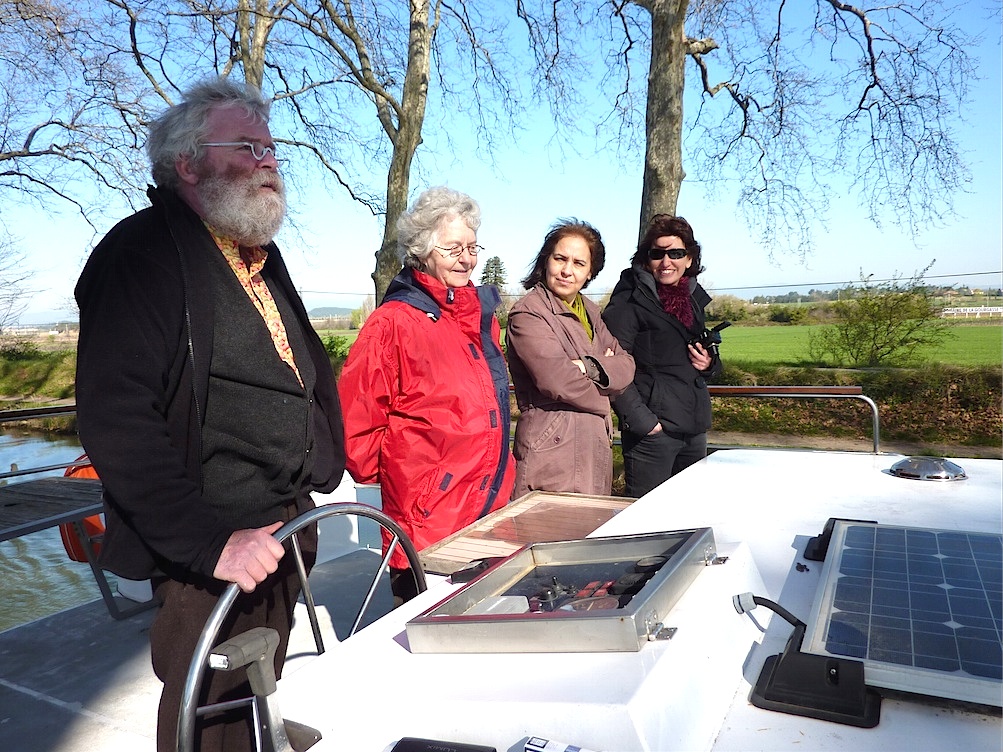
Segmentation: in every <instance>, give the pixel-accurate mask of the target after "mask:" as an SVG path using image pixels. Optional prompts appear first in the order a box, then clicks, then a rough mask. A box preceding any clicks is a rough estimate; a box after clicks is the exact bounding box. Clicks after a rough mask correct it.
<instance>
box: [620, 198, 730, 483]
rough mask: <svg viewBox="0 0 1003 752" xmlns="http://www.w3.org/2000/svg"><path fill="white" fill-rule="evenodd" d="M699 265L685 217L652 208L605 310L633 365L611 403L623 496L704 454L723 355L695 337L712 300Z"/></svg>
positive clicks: (696, 245) (698, 245) (700, 331)
mask: <svg viewBox="0 0 1003 752" xmlns="http://www.w3.org/2000/svg"><path fill="white" fill-rule="evenodd" d="M703 270H704V269H703V267H702V266H701V265H700V244H699V243H698V242H697V241H696V239H695V238H694V237H693V228H692V227H690V224H689V222H687V221H686V220H685V219H683V218H682V217H673V216H670V215H668V214H657V215H655V217H653V218H652V220H651V222H650V223H649V225H648V229H647V231H646V232H645V233H644V237H642V238H641V241H640V242H639V243H638V244H637V252H636V253H635V254H634V257H633V259H632V260H631V266H630V268H629V269H626V270H624V272H623V273H622V274H621V275H620V281H619V282H617V284H616V287H614V288H613V293H612V295H611V296H610V301H609V303H608V304H607V305H606V309H605V310H604V311H603V319H605V321H606V325H607V326H609V330H610V331H611V332H612V333H613V336H615V337H616V338H617V339H618V340H619V341H620V344H621V345H623V348H624V349H625V350H627V351H628V352H630V353H631V355H633V356H634V362H635V363H636V364H637V373H636V374H635V376H634V383H633V384H632V385H631V386H630V387H628V388H627V389H626V390H625V391H624V392H623V393H622V394H620V395H619V396H617V397H616V399H615V400H614V403H613V409H614V410H615V411H616V414H617V416H618V417H619V419H620V433H621V437H622V440H623V465H624V475H625V477H626V493H627V495H628V496H634V497H637V496H643V495H644V494H646V493H647V492H648V491H650V490H651V489H653V488H654V487H655V486H657V485H659V484H660V483H662V482H663V481H665V480H666V479H668V478H669V477H671V476H672V475H675V474H676V473H678V472H679V471H680V470H683V469H684V468H686V467H689V466H690V465H692V464H693V463H694V462H697V461H698V460H700V459H702V458H703V457H705V456H707V430H708V429H709V428H710V395H709V394H708V392H707V379H708V378H710V377H713V376H716V375H718V374H719V373H720V372H721V361H720V359H719V358H718V356H717V354H716V352H708V351H707V350H706V349H704V347H703V345H701V344H700V343H699V342H696V340H697V339H698V338H699V337H700V335H701V334H702V333H703V331H704V309H705V308H706V307H707V304H708V303H710V300H711V298H710V296H709V295H708V294H707V292H706V291H705V290H704V289H703V288H702V287H701V286H700V285H699V284H697V275H699V274H700V273H701V272H702V271H703Z"/></svg>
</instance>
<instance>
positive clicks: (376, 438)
mask: <svg viewBox="0 0 1003 752" xmlns="http://www.w3.org/2000/svg"><path fill="white" fill-rule="evenodd" d="M480 224H481V210H480V207H479V206H478V205H477V202H476V201H474V200H473V199H472V198H471V197H470V196H468V195H466V194H464V193H460V192H458V191H454V190H450V189H449V188H444V187H438V188H430V189H428V190H427V191H425V192H423V193H422V194H421V195H420V196H418V198H417V199H416V200H415V202H414V204H413V205H412V207H411V209H410V210H409V211H407V212H405V213H404V214H402V215H401V217H400V219H399V220H398V222H397V229H398V245H399V248H400V252H401V259H402V261H403V265H404V268H403V270H402V271H401V272H400V273H399V274H398V275H397V276H396V277H394V279H393V281H392V282H391V283H390V286H389V288H388V289H387V293H386V295H385V296H384V297H383V300H382V301H381V302H380V305H379V307H378V308H377V309H376V310H375V311H373V313H372V315H370V317H369V318H368V319H367V320H366V323H365V325H364V326H363V327H362V330H361V331H360V332H359V338H358V339H357V340H356V341H355V343H354V344H353V345H352V349H351V350H350V351H349V354H348V359H347V360H346V361H345V366H344V368H343V369H342V371H341V376H340V377H339V379H338V391H339V393H340V395H341V402H342V405H343V410H342V414H343V416H344V422H345V453H346V455H347V461H346V466H347V468H348V471H349V472H350V473H351V474H352V478H353V479H355V481H356V482H357V483H379V484H380V487H381V488H380V491H381V495H382V498H383V511H384V512H386V513H387V514H388V515H390V517H392V518H393V519H394V520H395V521H396V522H397V523H398V524H399V525H400V526H401V527H402V528H403V529H404V532H405V533H407V535H408V537H409V538H410V539H411V542H412V543H414V545H415V548H417V549H418V550H419V551H420V550H421V549H423V548H426V547H427V546H430V545H432V544H433V543H437V542H438V541H440V540H442V539H443V538H445V537H447V536H449V535H452V534H453V533H454V532H456V531H457V530H460V529H461V528H463V527H466V526H467V525H469V524H470V523H472V522H474V521H476V520H478V519H479V518H481V517H483V516H484V515H486V514H488V513H489V512H491V511H493V510H495V509H498V508H500V507H502V506H504V505H505V504H507V503H508V501H509V497H510V496H511V494H512V485H513V484H514V482H515V461H514V460H513V459H512V454H511V452H510V450H509V389H508V371H507V370H506V368H505V356H504V355H503V354H502V350H501V343H500V334H501V330H500V328H499V325H498V319H497V318H495V315H494V311H495V310H496V309H497V308H498V305H499V304H500V303H501V297H500V295H499V293H498V290H497V288H495V287H493V286H491V285H484V286H482V287H475V286H474V285H473V283H472V282H471V275H472V274H473V272H474V267H475V266H476V265H477V258H478V256H479V255H480V254H481V253H482V252H483V250H484V249H483V248H481V246H479V245H478V244H477V230H478V228H479V227H480ZM384 533H385V534H384V546H387V545H389V542H390V538H389V535H388V534H386V531H384ZM390 583H391V588H392V590H393V593H394V598H395V602H397V603H400V602H403V601H406V600H409V599H410V598H411V597H413V596H414V595H416V594H417V588H416V585H415V579H414V574H413V573H412V572H411V570H410V569H409V568H408V561H407V558H406V557H405V556H404V554H403V552H402V551H401V549H400V548H399V547H398V548H396V549H395V550H394V552H393V555H392V558H391V559H390Z"/></svg>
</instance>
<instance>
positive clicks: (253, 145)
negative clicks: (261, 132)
mask: <svg viewBox="0 0 1003 752" xmlns="http://www.w3.org/2000/svg"><path fill="white" fill-rule="evenodd" d="M202 146H236V147H239V148H241V149H247V150H248V151H249V152H251V156H252V157H254V159H255V160H256V161H258V162H260V161H261V160H262V159H264V158H265V155H267V154H271V155H272V157H273V158H275V159H278V157H277V156H276V154H275V147H274V146H265V145H264V144H261V143H258V142H257V141H216V142H214V143H209V144H202Z"/></svg>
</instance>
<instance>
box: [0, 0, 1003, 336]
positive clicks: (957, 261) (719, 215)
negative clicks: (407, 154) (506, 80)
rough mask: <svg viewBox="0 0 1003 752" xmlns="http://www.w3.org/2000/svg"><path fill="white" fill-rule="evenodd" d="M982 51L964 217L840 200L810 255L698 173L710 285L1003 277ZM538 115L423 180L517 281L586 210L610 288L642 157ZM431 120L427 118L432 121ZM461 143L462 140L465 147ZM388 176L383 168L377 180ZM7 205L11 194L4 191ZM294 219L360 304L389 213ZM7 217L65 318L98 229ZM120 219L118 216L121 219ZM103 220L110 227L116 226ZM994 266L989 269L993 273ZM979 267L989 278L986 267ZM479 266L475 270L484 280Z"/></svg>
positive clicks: (997, 128) (774, 290)
mask: <svg viewBox="0 0 1003 752" xmlns="http://www.w3.org/2000/svg"><path fill="white" fill-rule="evenodd" d="M996 24H997V26H996V28H995V29H994V30H991V31H990V32H989V33H987V35H986V38H985V39H984V41H983V44H982V45H981V47H980V48H979V49H978V51H977V55H978V58H979V65H978V75H979V76H980V78H981V80H980V81H978V82H976V83H975V85H974V86H973V90H972V96H971V102H970V106H969V107H968V108H967V109H966V110H965V113H964V121H963V122H961V123H959V124H958V126H957V133H958V136H959V139H960V141H961V145H962V148H963V149H964V150H965V151H966V157H967V161H968V163H969V166H970V168H971V174H972V182H971V184H970V185H969V186H968V191H967V192H966V193H965V194H963V195H959V196H957V197H956V198H955V208H956V211H957V213H958V216H957V217H956V218H952V219H951V220H950V221H949V222H948V223H947V224H946V226H944V227H939V228H931V229H929V230H927V231H925V232H923V233H922V234H920V235H918V236H917V237H915V238H912V237H909V236H908V235H907V234H905V233H904V232H902V231H901V230H899V229H898V228H896V227H895V226H894V225H893V224H892V223H891V222H886V223H885V226H884V228H883V229H878V228H876V227H875V226H874V225H873V224H872V223H871V222H870V221H869V220H868V219H867V214H866V211H865V210H864V209H863V208H861V207H860V206H858V205H857V203H856V201H855V199H853V198H851V197H847V196H839V197H833V198H832V199H831V200H832V206H831V212H830V215H829V221H828V224H827V227H826V228H825V229H824V230H823V231H820V232H818V233H817V235H816V242H817V245H816V248H815V250H814V252H813V253H811V254H810V255H809V256H808V257H806V258H805V259H803V260H802V259H799V258H795V257H793V256H785V255H783V254H782V253H781V254H774V255H773V256H772V257H771V255H770V254H769V253H768V252H767V250H766V249H764V248H762V247H761V246H760V245H759V244H758V243H757V239H756V237H754V236H753V235H752V234H750V232H749V230H748V229H747V228H746V227H745V226H744V225H743V222H742V218H741V217H740V216H739V213H738V210H737V208H736V199H735V195H736V194H735V193H734V192H730V191H729V190H728V189H727V187H725V188H724V189H720V190H719V191H718V193H716V194H715V195H713V196H710V197H708V196H707V195H706V194H705V191H704V188H703V187H702V186H701V185H700V184H699V182H697V181H690V180H688V181H687V182H686V183H684V185H683V189H682V192H681V195H680V200H679V205H678V207H677V213H678V214H680V215H682V216H685V217H686V218H687V219H689V220H690V222H691V223H692V225H693V226H694V228H695V230H696V236H697V239H698V240H699V241H700V242H701V244H702V246H703V249H704V266H705V267H706V269H707V271H706V272H705V273H704V274H703V275H702V276H701V281H702V282H703V284H704V286H705V287H707V288H708V289H709V290H711V293H712V294H732V295H737V296H739V297H743V298H751V297H753V296H754V295H757V294H783V293H786V292H788V291H791V290H797V291H800V292H807V291H808V289H809V288H811V287H816V288H821V289H831V288H832V287H836V286H841V285H842V284H844V283H851V282H854V281H857V280H858V279H859V278H860V276H861V274H863V275H874V278H876V279H888V278H892V277H895V276H902V277H910V276H912V275H913V274H915V273H917V272H919V271H920V270H922V269H923V268H924V267H926V266H927V264H929V263H930V262H931V261H932V260H933V259H936V262H935V263H934V264H933V266H932V267H931V269H930V270H929V271H928V272H927V276H926V279H927V280H928V281H930V282H937V283H943V284H948V285H970V286H973V287H986V288H988V287H1000V286H1001V285H1003V279H1001V274H1000V270H1001V269H1003V259H1001V248H1003V218H1001V217H1003V212H1001V206H1003V191H1001V186H1003V170H1001V162H1003V112H1001V86H1003V76H1001V56H1000V30H999V19H998V18H997V19H996ZM545 116H546V113H545V112H543V113H540V114H539V115H538V117H537V122H535V123H534V122H533V121H532V120H530V122H529V127H528V128H527V129H526V130H525V131H524V132H523V133H522V135H521V136H520V138H519V140H518V142H517V143H515V144H510V145H508V146H506V147H505V148H503V149H501V150H499V152H498V154H497V156H496V159H495V162H494V164H493V165H489V164H486V163H485V162H484V161H482V160H481V159H479V158H478V157H476V156H474V155H472V154H466V153H457V154H423V155H421V156H422V171H421V174H420V176H419V177H418V179H417V180H415V179H413V180H412V189H414V190H418V189H421V188H423V187H427V186H428V185H434V184H447V185H449V186H451V187H453V188H456V189H458V190H462V191H464V192H467V193H469V194H470V195H472V196H473V197H474V198H475V199H477V200H478V201H479V202H480V204H481V208H482V213H483V224H482V227H481V230H480V233H479V238H478V239H479V242H480V243H481V244H482V245H484V246H485V247H486V249H487V251H486V257H488V256H495V255H497V256H499V257H500V258H501V260H502V262H503V263H504V265H505V268H506V271H507V274H508V286H509V288H510V289H511V290H512V291H516V289H517V288H518V287H519V285H518V282H519V280H520V279H521V278H522V277H523V276H524V275H525V273H526V271H527V267H528V265H529V263H530V262H531V261H532V259H533V257H534V256H535V254H536V252H537V251H538V249H539V247H540V243H541V242H542V239H543V236H544V234H545V233H546V231H547V228H548V227H549V226H550V225H551V224H552V223H553V222H554V221H555V220H556V219H558V218H561V217H572V216H573V217H578V218H580V219H584V220H587V221H589V222H591V223H592V224H594V225H595V226H596V227H597V228H598V229H599V230H600V232H601V233H602V235H603V238H604V240H605V243H606V248H607V261H606V268H605V270H604V271H603V272H602V273H601V274H600V275H599V277H598V278H597V279H595V280H594V281H593V282H592V284H591V286H590V287H589V290H588V291H589V292H590V293H596V294H598V293H601V292H603V291H604V290H607V289H610V288H611V287H612V286H613V285H614V284H615V282H616V280H617V278H618V277H619V274H620V271H621V270H622V269H623V268H624V267H625V266H626V265H627V263H628V259H629V257H630V255H631V253H632V250H633V245H634V243H635V242H636V233H637V222H638V212H639V201H640V193H641V164H640V159H638V160H636V161H635V162H632V163H624V162H622V161H621V160H620V159H619V158H618V157H617V156H616V155H613V154H610V153H603V154H597V155H593V154H591V153H590V152H589V151H588V150H589V149H590V147H588V146H585V147H583V148H582V151H583V152H585V154H584V155H580V154H576V153H575V152H574V151H571V150H567V151H565V152H564V153H563V154H561V153H558V152H557V151H556V150H555V149H554V148H553V145H550V146H548V141H549V139H550V137H551V135H552V127H551V126H550V125H549V123H547V122H546V117H545ZM426 127H429V126H428V125H427V126H426ZM462 142H463V139H462V138H458V139H457V143H462ZM379 178H380V180H381V181H382V179H383V176H382V174H381V175H380V176H379ZM4 198H5V202H6V201H8V200H9V198H10V195H9V194H8V195H6V196H5V197H4ZM289 200H290V206H291V207H293V209H294V210H295V214H296V216H295V224H296V226H295V228H294V227H293V226H292V225H291V224H290V225H289V226H287V227H286V228H284V229H283V230H282V232H281V233H280V235H279V238H278V242H279V244H280V247H282V249H283V253H284V255H285V257H286V259H287V263H288V264H289V266H290V270H291V272H292V275H293V279H294V281H295V282H296V283H297V285H298V286H299V287H300V288H301V290H302V293H303V297H304V300H305V301H306V303H307V307H308V308H317V307H322V306H337V307H346V308H355V307H357V306H358V305H360V304H361V302H362V300H363V299H364V298H365V297H366V296H367V295H370V294H372V290H373V286H372V281H371V279H370V276H369V275H370V274H371V272H372V269H373V266H374V253H375V252H376V250H377V249H378V248H379V245H380V238H381V235H382V218H376V217H373V216H372V215H371V214H370V213H369V211H368V210H366V209H363V208H362V207H360V206H357V205H353V204H352V203H351V202H350V201H349V199H347V198H346V197H345V196H344V195H342V194H338V193H337V192H335V191H334V190H333V189H332V191H331V192H330V193H329V192H328V191H325V190H316V189H309V190H306V191H304V192H303V193H298V192H296V191H295V190H291V191H290V196H289ZM4 213H5V215H6V216H7V217H8V218H12V220H13V221H10V220H6V221H8V227H12V228H13V229H14V230H15V232H16V233H17V234H18V235H19V236H20V241H21V246H22V247H23V248H24V249H26V250H27V251H28V263H29V266H30V270H31V271H32V273H33V276H32V279H31V283H30V286H31V288H32V290H33V294H32V296H31V300H30V302H29V305H28V308H27V310H26V312H25V314H24V315H22V317H21V321H22V323H25V324H32V323H44V322H49V321H53V320H55V319H58V318H65V317H67V313H68V311H69V310H70V305H69V303H68V301H69V300H70V299H71V297H72V290H73V285H74V283H75V281H76V277H77V275H78V274H79V271H80V268H81V267H82V265H83V262H84V260H85V259H86V255H87V253H88V251H89V249H90V245H91V243H92V241H93V236H92V232H91V230H90V229H89V228H88V227H87V226H86V225H85V224H84V223H83V222H82V221H81V220H80V219H79V218H78V217H75V216H74V215H73V214H72V213H70V212H69V211H62V212H59V211H57V212H55V213H51V212H50V213H48V214H46V213H42V212H40V211H37V210H34V209H31V208H29V207H17V206H8V207H6V208H5V210H4ZM110 224H111V221H110V220H109V221H108V224H107V226H110ZM107 226H106V227H102V228H101V229H102V230H103V229H107ZM986 272H989V274H985V273H986ZM976 275H977V276H976ZM476 279H479V271H478V272H475V280H476Z"/></svg>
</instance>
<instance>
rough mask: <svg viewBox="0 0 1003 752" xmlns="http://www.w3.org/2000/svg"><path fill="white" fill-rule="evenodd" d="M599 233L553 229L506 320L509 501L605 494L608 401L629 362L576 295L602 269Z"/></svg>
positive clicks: (577, 225)
mask: <svg viewBox="0 0 1003 752" xmlns="http://www.w3.org/2000/svg"><path fill="white" fill-rule="evenodd" d="M605 260H606V249H605V247H604V246H603V242H602V238H601V237H600V235H599V232H598V231H597V230H596V229H595V228H594V227H592V226H591V225H589V224H587V223H585V222H580V221H578V220H565V221H562V222H559V223H558V224H556V225H554V226H553V227H552V228H551V229H550V231H549V232H548V233H547V237H546V238H545V239H544V241H543V247H542V248H541V249H540V252H539V253H538V254H537V256H536V261H535V262H534V263H533V268H532V271H531V272H530V273H529V276H527V277H526V279H524V280H523V281H522V284H523V287H525V288H526V289H527V290H529V292H528V293H527V294H526V295H525V296H523V297H522V299H520V300H519V302H518V303H516V304H515V305H514V306H513V307H512V311H511V312H510V313H509V318H508V328H507V330H506V336H505V342H506V346H507V348H508V361H509V369H510V371H511V373H512V383H513V384H514V385H515V396H516V401H517V402H518V405H519V413H520V414H519V421H518V422H517V423H516V428H515V458H516V462H517V465H516V482H515V493H514V495H515V496H516V497H518V496H521V495H523V494H525V493H527V492H529V491H534V490H541V491H567V492H573V493H587V494H600V495H607V494H609V493H610V491H611V485H612V481H613V455H612V451H611V448H610V447H611V445H612V437H613V424H612V420H611V417H610V414H611V410H610V401H609V398H610V395H613V394H617V393H619V392H620V391H622V390H623V389H625V388H626V387H627V386H628V385H629V384H630V383H631V380H632V379H633V378H634V359H633V358H632V357H631V356H630V355H629V354H628V353H626V352H625V351H624V350H623V349H621V347H620V344H619V343H618V342H617V341H616V339H615V338H614V337H613V335H611V334H610V333H609V331H608V330H607V329H606V325H605V324H604V323H603V320H602V316H601V315H600V312H599V307H598V306H597V305H596V304H595V303H593V302H592V301H591V300H589V299H588V298H586V297H585V296H584V295H582V294H581V291H582V290H583V289H584V288H585V287H586V286H587V285H588V283H589V282H590V281H592V280H593V279H594V278H595V276H596V275H597V274H598V273H599V272H600V271H602V268H603V265H604V263H605Z"/></svg>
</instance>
